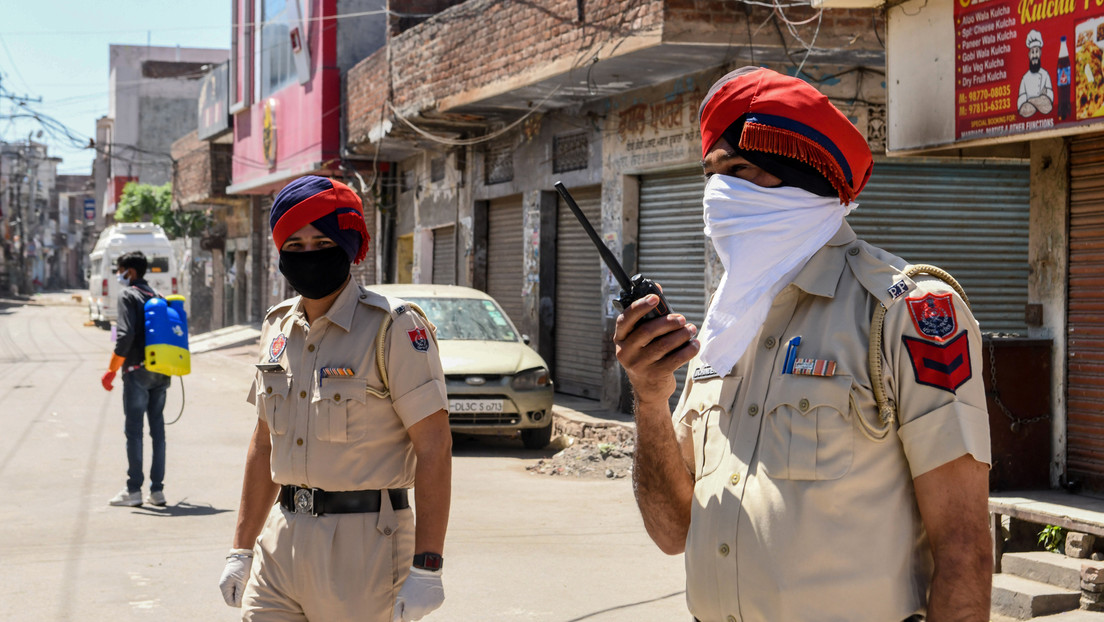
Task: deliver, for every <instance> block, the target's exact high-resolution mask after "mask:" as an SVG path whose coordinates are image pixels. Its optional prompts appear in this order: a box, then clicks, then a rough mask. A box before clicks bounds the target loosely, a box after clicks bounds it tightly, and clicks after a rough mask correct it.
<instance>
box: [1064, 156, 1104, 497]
mask: <svg viewBox="0 0 1104 622" xmlns="http://www.w3.org/2000/svg"><path fill="white" fill-rule="evenodd" d="M1067 322H1068V334H1069V339H1068V341H1067V348H1068V350H1067V352H1068V356H1069V363H1068V368H1067V376H1066V382H1067V385H1066V386H1067V391H1068V393H1067V396H1066V477H1067V478H1068V479H1069V480H1071V481H1079V482H1081V483H1082V484H1083V485H1084V487H1085V488H1086V489H1091V490H1094V491H1098V492H1099V491H1104V137H1100V136H1096V137H1093V138H1089V139H1078V140H1074V141H1073V142H1072V143H1071V144H1070V222H1069V310H1068V315H1067Z"/></svg>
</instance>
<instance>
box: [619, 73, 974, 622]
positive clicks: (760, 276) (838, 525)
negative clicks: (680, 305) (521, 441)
mask: <svg viewBox="0 0 1104 622" xmlns="http://www.w3.org/2000/svg"><path fill="white" fill-rule="evenodd" d="M699 118H700V121H701V135H702V158H703V159H702V165H703V167H704V169H705V174H706V177H707V178H708V181H707V182H706V186H705V197H704V201H703V207H704V210H703V215H704V220H705V232H706V234H707V235H708V236H709V238H710V240H711V242H712V243H713V246H714V248H715V249H716V251H717V254H718V256H719V258H720V260H721V263H722V265H723V266H724V268H725V275H724V277H723V278H722V280H721V283H720V285H719V286H718V288H717V291H716V293H715V294H714V296H713V298H712V301H711V302H710V304H709V308H708V311H707V313H706V318H705V322H704V324H703V326H702V329H701V332H700V334H699V333H698V330H697V327H695V326H693V325H691V324H689V323H687V322H686V319H685V318H684V317H683V316H681V315H678V314H670V315H667V316H664V317H659V318H655V319H651V320H647V321H644V320H643V318H644V316H645V314H646V313H648V312H649V311H650V310H652V309H653V308H655V306H656V304H657V302H658V299H657V298H656V297H655V296H654V295H650V296H647V297H645V298H643V299H641V300H638V301H636V302H634V303H633V304H632V305H631V306H630V307H629V308H628V309H626V310H625V311H624V313H623V314H622V315H621V316H619V317H618V318H617V329H616V334H615V337H614V342H615V345H616V347H617V358H618V360H619V361H620V362H621V364H622V365H623V366H624V367H625V370H626V372H627V375H628V377H629V380H630V381H631V382H632V386H633V392H634V397H635V416H636V424H637V445H636V453H635V455H634V467H633V477H634V479H635V483H636V492H637V502H638V505H639V506H640V511H641V514H642V516H643V518H644V525H645V527H646V528H647V530H648V533H649V535H651V537H652V539H653V540H654V541H655V542H656V543H657V544H658V545H659V546H660V548H661V549H662V550H664V551H665V552H668V553H670V554H677V553H683V552H685V554H686V557H685V559H686V600H687V603H688V605H689V607H690V612H691V613H692V614H694V616H695V617H696V618H697V619H699V620H702V621H710V622H719V621H722V620H729V621H734V620H748V621H750V620H848V621H849V622H857V621H870V622H875V621H878V622H886V621H891V620H909V621H910V622H911V621H913V620H921V619H925V618H926V619H928V620H932V621H934V620H951V619H953V620H971V621H975V620H976V621H982V620H988V619H989V617H988V616H989V592H990V581H991V572H992V557H991V555H992V551H991V550H990V548H989V547H990V545H989V527H988V513H987V501H988V464H989V462H990V448H989V419H988V414H987V412H986V402H985V390H984V387H983V385H982V379H981V364H982V363H981V333H980V331H979V327H978V323H977V321H976V320H974V317H973V315H972V314H971V313H970V309H969V307H968V305H967V302H966V299H965V296H964V294H963V293H962V292H961V291H960V288H959V287H958V285H957V283H954V281H953V279H951V278H950V277H949V275H946V273H944V272H942V271H940V270H938V269H936V268H934V267H931V266H920V265H910V264H908V263H907V262H905V261H904V260H902V259H900V258H899V257H895V256H893V255H891V254H890V253H887V252H886V251H884V250H881V249H878V248H875V247H873V246H871V245H869V244H867V243H865V242H863V241H862V240H859V239H858V238H857V237H856V235H855V232H854V231H853V230H852V229H851V227H850V226H849V225H848V224H847V221H846V220H845V218H844V217H845V216H846V215H847V213H848V212H850V211H851V210H852V209H854V208H855V206H856V203H855V200H856V198H857V197H858V196H859V193H860V192H861V191H862V189H863V187H864V186H865V185H866V182H867V180H868V179H869V178H870V175H871V171H872V169H873V160H872V157H871V153H870V148H869V147H868V146H867V144H866V140H865V139H864V137H863V136H862V134H860V133H859V131H858V130H857V129H856V128H855V126H854V125H852V123H851V122H850V121H849V120H848V119H847V117H845V116H844V115H843V114H842V113H841V112H840V111H839V110H837V109H836V108H835V106H833V105H832V104H831V102H829V101H828V98H827V97H825V96H824V95H823V94H821V93H820V92H819V91H818V90H817V89H816V88H814V87H813V86H811V85H809V84H807V83H805V82H803V81H801V80H799V79H796V78H792V77H789V76H785V75H782V74H779V73H776V72H774V71H772V70H770V69H764V68H758V67H746V68H743V69H740V70H737V71H734V72H732V73H730V74H728V75H726V76H724V77H723V78H721V79H720V80H718V81H717V82H716V84H714V85H713V87H712V88H711V89H710V90H709V92H708V93H707V94H706V96H705V99H704V101H703V102H702V105H701V109H700V111H699ZM904 200H905V201H906V202H907V197H904ZM925 217H926V216H925V215H922V214H917V218H916V226H917V227H918V228H919V227H922V226H923V219H924V218H925ZM933 275H934V277H935V278H933ZM687 363H689V371H688V374H687V381H686V386H685V387H684V390H683V393H682V397H681V399H680V400H679V403H678V405H677V406H676V408H675V410H674V413H672V412H671V410H670V408H669V406H668V399H669V398H670V396H671V394H672V392H673V391H674V390H675V386H676V383H675V378H674V372H675V370H676V369H678V368H679V367H680V366H682V365H685V364H687Z"/></svg>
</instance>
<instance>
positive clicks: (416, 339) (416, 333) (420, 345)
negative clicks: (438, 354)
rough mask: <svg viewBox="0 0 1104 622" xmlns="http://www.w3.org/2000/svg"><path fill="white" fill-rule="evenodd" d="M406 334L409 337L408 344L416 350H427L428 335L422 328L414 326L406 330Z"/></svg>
mask: <svg viewBox="0 0 1104 622" xmlns="http://www.w3.org/2000/svg"><path fill="white" fill-rule="evenodd" d="M406 336H407V337H410V344H411V345H412V346H414V349H415V350H417V351H418V352H428V351H429V337H428V336H427V335H426V331H425V329H424V328H420V327H415V328H414V329H413V330H408V331H406Z"/></svg>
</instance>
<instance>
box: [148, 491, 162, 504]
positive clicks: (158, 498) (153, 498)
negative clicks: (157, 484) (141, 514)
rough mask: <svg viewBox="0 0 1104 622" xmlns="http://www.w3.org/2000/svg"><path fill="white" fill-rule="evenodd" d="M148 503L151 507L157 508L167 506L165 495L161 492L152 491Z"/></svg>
mask: <svg viewBox="0 0 1104 622" xmlns="http://www.w3.org/2000/svg"><path fill="white" fill-rule="evenodd" d="M146 503H148V504H150V505H156V506H157V507H164V505H165V493H163V492H161V491H160V490H158V491H156V492H154V491H152V490H151V491H150V493H149V496H148V497H146Z"/></svg>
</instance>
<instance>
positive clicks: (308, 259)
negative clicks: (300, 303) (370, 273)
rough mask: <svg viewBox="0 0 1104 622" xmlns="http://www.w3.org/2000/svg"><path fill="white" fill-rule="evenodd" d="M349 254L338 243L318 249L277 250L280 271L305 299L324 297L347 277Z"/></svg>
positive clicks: (349, 263) (339, 285)
mask: <svg viewBox="0 0 1104 622" xmlns="http://www.w3.org/2000/svg"><path fill="white" fill-rule="evenodd" d="M351 265H352V262H350V261H349V255H348V253H346V252H345V249H343V248H341V247H340V246H334V247H332V248H324V249H322V250H320V251H305V252H302V253H293V252H290V251H280V273H281V274H283V275H284V278H286V279H287V280H288V283H290V284H291V287H292V289H294V290H295V291H297V292H299V294H301V295H302V296H303V297H304V298H311V299H315V300H317V299H319V298H325V297H326V296H329V295H330V294H332V293H334V292H335V291H337V288H339V287H341V285H342V283H344V282H345V279H346V278H347V277H348V276H349V266H351Z"/></svg>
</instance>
